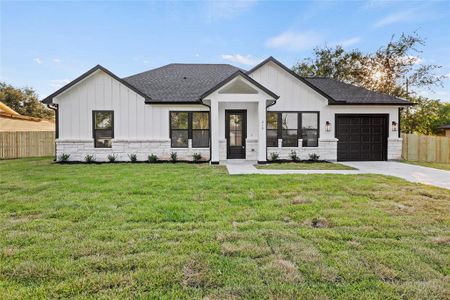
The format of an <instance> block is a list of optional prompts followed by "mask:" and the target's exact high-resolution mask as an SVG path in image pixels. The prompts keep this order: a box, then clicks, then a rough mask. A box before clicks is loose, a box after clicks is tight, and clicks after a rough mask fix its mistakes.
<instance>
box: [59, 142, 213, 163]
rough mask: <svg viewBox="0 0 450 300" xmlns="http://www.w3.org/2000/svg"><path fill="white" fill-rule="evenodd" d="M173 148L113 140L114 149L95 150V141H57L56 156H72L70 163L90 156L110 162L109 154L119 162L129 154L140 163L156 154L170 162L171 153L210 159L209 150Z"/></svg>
mask: <svg viewBox="0 0 450 300" xmlns="http://www.w3.org/2000/svg"><path fill="white" fill-rule="evenodd" d="M191 145H192V143H191V140H189V148H171V147H170V140H129V141H128V140H113V142H112V148H94V141H93V140H57V141H56V155H57V156H59V155H61V154H62V153H66V154H70V157H69V161H84V157H85V156H86V155H88V154H90V155H94V156H95V160H96V161H98V162H102V161H108V155H109V154H116V155H117V161H130V158H129V156H128V155H129V154H136V155H137V160H138V161H145V160H147V157H148V155H150V154H155V155H157V156H158V159H159V160H170V153H171V152H176V153H177V154H178V159H179V160H192V155H193V154H194V153H200V154H201V155H202V160H208V159H209V148H192V147H191Z"/></svg>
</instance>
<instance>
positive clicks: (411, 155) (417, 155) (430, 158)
mask: <svg viewBox="0 0 450 300" xmlns="http://www.w3.org/2000/svg"><path fill="white" fill-rule="evenodd" d="M402 137H403V147H402V158H403V159H406V160H411V161H424V162H439V163H447V164H448V163H450V138H448V137H444V136H431V135H417V134H402Z"/></svg>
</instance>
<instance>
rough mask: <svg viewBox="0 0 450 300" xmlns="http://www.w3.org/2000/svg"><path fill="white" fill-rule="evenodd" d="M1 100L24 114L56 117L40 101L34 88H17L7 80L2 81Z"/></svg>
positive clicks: (0, 87)
mask: <svg viewBox="0 0 450 300" xmlns="http://www.w3.org/2000/svg"><path fill="white" fill-rule="evenodd" d="M0 101H1V102H3V103H5V104H6V105H8V106H9V107H11V108H12V109H14V110H15V111H16V112H18V113H19V114H21V115H24V116H30V117H37V118H44V119H52V118H54V112H53V111H52V110H51V109H48V108H47V107H46V106H45V105H44V104H42V103H41V102H39V99H38V96H37V94H36V92H35V91H34V90H33V89H32V88H15V87H13V86H12V85H9V84H6V83H5V82H0Z"/></svg>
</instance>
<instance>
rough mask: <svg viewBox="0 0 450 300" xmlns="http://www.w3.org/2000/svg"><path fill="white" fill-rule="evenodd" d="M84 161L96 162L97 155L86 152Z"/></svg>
mask: <svg viewBox="0 0 450 300" xmlns="http://www.w3.org/2000/svg"><path fill="white" fill-rule="evenodd" d="M84 161H85V162H87V163H88V164H91V163H93V162H95V156H94V155H92V154H86V156H85V157H84Z"/></svg>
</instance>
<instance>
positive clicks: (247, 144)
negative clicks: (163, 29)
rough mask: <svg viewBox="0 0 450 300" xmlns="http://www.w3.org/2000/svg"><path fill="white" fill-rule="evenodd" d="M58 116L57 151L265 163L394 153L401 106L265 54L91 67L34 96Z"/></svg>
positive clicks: (77, 155)
mask: <svg viewBox="0 0 450 300" xmlns="http://www.w3.org/2000/svg"><path fill="white" fill-rule="evenodd" d="M43 102H44V103H46V104H48V105H49V106H50V107H52V108H53V109H55V110H56V112H57V114H56V115H57V139H56V152H57V155H60V154H62V153H65V154H70V160H80V161H81V160H83V158H84V157H85V156H86V155H88V154H89V155H95V157H96V160H97V161H105V160H107V156H108V155H109V154H112V153H114V154H116V155H117V156H118V160H125V161H126V160H129V156H128V155H129V154H136V155H137V158H138V160H145V159H146V158H147V156H148V155H149V154H155V155H157V156H158V157H159V158H160V159H168V158H169V157H170V153H172V152H176V153H177V154H178V157H179V158H180V159H189V160H190V159H192V155H193V154H194V153H200V154H201V155H202V157H203V158H204V159H207V160H210V161H211V163H213V164H217V163H219V162H220V161H224V160H228V159H245V160H251V161H258V162H259V163H265V162H266V161H267V160H268V159H270V156H271V153H278V154H279V158H281V159H288V158H289V155H290V153H291V151H295V152H296V153H297V155H298V156H299V157H300V159H308V157H309V155H310V154H317V155H319V156H320V159H325V160H330V161H336V160H338V161H349V160H354V161H364V160H372V161H374V160H375V161H376V160H380V161H381V160H391V159H400V156H401V147H402V140H401V138H400V133H399V127H400V126H399V123H400V119H399V115H400V110H401V109H402V108H403V107H405V106H407V105H411V103H410V102H408V101H406V100H404V99H400V98H396V97H392V96H389V95H385V94H381V93H376V92H372V91H369V90H367V89H364V88H361V87H357V86H354V85H350V84H346V83H343V82H339V81H336V80H333V79H329V78H304V77H301V76H298V75H297V74H296V73H294V72H293V71H292V70H291V69H289V68H288V67H286V66H285V65H283V64H282V63H281V62H279V61H278V60H276V59H275V58H273V57H269V58H267V59H266V60H264V61H263V62H261V63H260V64H258V65H257V66H255V67H254V68H252V69H251V70H249V71H245V70H242V69H240V68H237V67H235V66H232V65H229V64H178V63H175V64H169V65H166V66H162V67H160V68H156V69H153V70H149V71H146V72H143V73H139V74H136V75H132V76H129V77H125V78H119V77H118V76H116V75H114V74H113V73H112V72H110V71H109V70H107V69H105V68H104V67H102V66H100V65H97V66H95V67H94V68H92V69H91V70H89V71H88V72H86V73H85V74H83V75H81V76H80V77H78V78H77V79H75V80H74V81H72V82H70V83H69V84H67V85H66V86H64V87H62V88H61V89H59V90H58V91H56V92H55V93H53V94H52V95H50V96H48V97H47V98H45V99H44V100H43Z"/></svg>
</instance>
